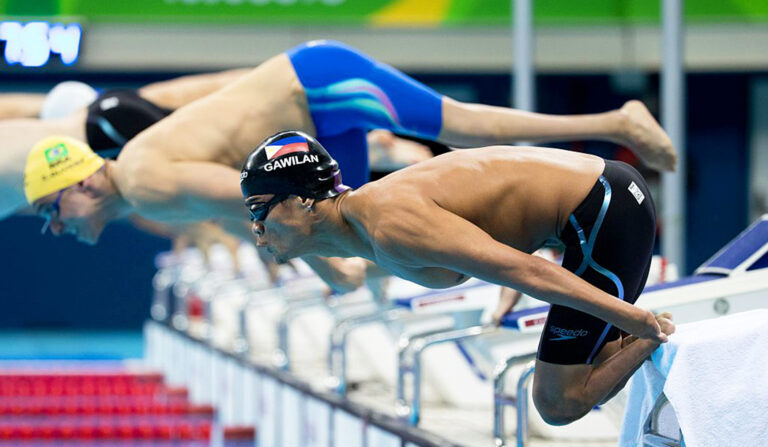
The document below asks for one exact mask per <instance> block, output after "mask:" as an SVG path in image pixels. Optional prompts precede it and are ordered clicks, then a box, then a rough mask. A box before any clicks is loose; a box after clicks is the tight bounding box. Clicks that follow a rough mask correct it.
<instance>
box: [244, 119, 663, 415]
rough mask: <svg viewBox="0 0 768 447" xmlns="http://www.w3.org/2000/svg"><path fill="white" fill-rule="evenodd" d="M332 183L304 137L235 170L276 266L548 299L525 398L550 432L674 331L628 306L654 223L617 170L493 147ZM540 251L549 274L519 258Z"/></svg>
mask: <svg viewBox="0 0 768 447" xmlns="http://www.w3.org/2000/svg"><path fill="white" fill-rule="evenodd" d="M341 180H342V177H341V172H340V170H339V167H338V164H337V163H336V161H335V160H334V159H333V158H331V156H330V155H329V154H328V152H327V151H325V149H324V148H323V147H322V146H321V145H320V144H319V143H318V142H317V141H316V140H315V139H314V138H312V137H311V136H309V135H307V134H304V133H302V132H297V131H287V132H281V133H279V134H277V135H275V136H273V137H271V138H269V139H267V140H266V141H265V142H264V143H263V144H262V145H260V146H259V147H258V148H257V149H256V150H254V151H253V152H252V153H251V155H250V156H249V157H248V160H247V161H246V163H245V166H244V167H243V170H242V173H241V188H242V192H243V196H244V198H245V205H246V207H247V208H248V210H249V212H250V215H251V220H252V221H253V224H252V228H253V232H254V234H256V236H257V238H258V242H257V245H259V246H262V247H266V248H267V250H268V251H269V252H271V253H273V254H274V256H275V257H276V258H277V259H278V260H287V259H290V258H294V257H300V256H307V255H317V256H338V257H352V256H359V257H363V258H366V259H368V260H370V261H372V262H374V263H376V264H377V265H378V266H380V267H381V268H383V269H385V270H387V271H389V272H391V273H392V274H395V275H397V276H400V277H402V278H405V279H407V280H410V281H413V282H415V283H418V284H420V285H423V286H427V287H433V288H445V287H450V286H455V285H457V284H460V283H462V282H464V281H466V280H467V279H468V278H470V277H475V278H479V279H482V280H484V281H488V282H492V283H495V284H499V285H502V286H505V287H510V288H513V289H516V290H520V291H521V292H523V293H526V294H528V295H531V296H533V297H535V298H538V299H541V300H543V301H547V302H550V303H552V307H551V310H550V312H549V315H548V317H547V322H546V325H545V328H544V331H543V333H542V337H541V340H540V344H539V350H538V356H537V362H536V376H535V379H534V388H533V396H534V402H535V404H536V407H537V409H538V410H539V412H540V413H541V415H542V416H543V418H544V419H545V420H546V421H547V422H549V423H551V424H567V423H570V422H572V421H574V420H577V419H579V418H580V417H582V416H584V415H585V414H586V413H587V412H589V411H590V410H591V409H592V408H593V407H594V406H595V405H596V404H598V403H600V402H603V401H605V400H607V399H609V398H610V397H612V396H613V395H614V394H615V393H616V392H618V391H619V390H620V389H621V388H622V387H623V386H624V384H625V382H626V381H627V380H628V378H629V377H630V376H631V375H632V373H633V372H634V371H635V370H636V369H637V368H638V367H639V366H640V365H641V364H642V362H643V361H644V360H645V358H646V357H647V356H648V355H650V354H651V353H652V352H653V351H654V350H655V349H656V348H657V347H658V346H659V344H660V343H662V342H665V341H666V340H667V335H668V334H670V333H672V332H674V324H673V323H672V322H671V320H670V319H669V318H670V316H669V315H668V314H663V315H660V316H658V317H654V315H653V314H652V313H650V312H648V311H645V310H642V309H640V308H637V307H635V306H633V305H632V304H633V303H634V302H635V300H636V299H637V297H638V296H639V295H640V292H641V291H642V289H643V287H644V286H645V281H646V279H647V276H648V271H649V268H650V263H651V256H652V250H653V243H654V238H655V226H656V216H655V209H654V205H653V201H652V199H651V196H650V194H649V192H648V189H647V186H646V184H645V181H644V180H643V178H642V176H641V175H640V174H639V173H638V172H637V171H636V170H634V169H633V168H632V167H630V166H629V165H626V164H624V163H621V162H613V161H605V160H603V159H601V158H599V157H595V156H591V155H585V154H576V153H572V152H566V151H561V150H556V149H545V148H535V147H517V148H514V149H510V148H507V147H503V146H496V147H487V148H479V149H474V150H471V151H455V152H452V153H448V154H443V155H440V156H438V157H435V158H433V159H431V160H427V161H424V162H421V163H418V164H416V165H413V166H410V167H408V168H405V169H402V170H400V171H398V172H396V173H394V174H391V175H389V176H387V177H385V178H383V179H381V180H378V181H375V182H371V183H369V184H367V185H365V186H363V187H361V188H359V189H357V190H352V189H351V188H349V187H347V186H345V185H344V184H343V183H342V181H341ZM553 241H561V242H562V243H563V244H564V245H565V247H566V250H565V254H564V258H563V265H562V267H561V266H558V265H555V264H553V263H551V262H549V261H546V260H543V259H541V258H539V257H537V256H532V255H531V253H533V252H534V251H535V250H537V249H539V248H541V247H542V246H544V245H546V244H547V243H549V242H553ZM620 331H624V332H626V333H629V334H632V335H634V336H636V337H639V338H635V337H622V334H621V332H620Z"/></svg>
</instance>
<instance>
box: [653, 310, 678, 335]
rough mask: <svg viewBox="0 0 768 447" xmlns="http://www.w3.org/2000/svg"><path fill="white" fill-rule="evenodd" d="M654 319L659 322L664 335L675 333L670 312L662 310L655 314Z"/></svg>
mask: <svg viewBox="0 0 768 447" xmlns="http://www.w3.org/2000/svg"><path fill="white" fill-rule="evenodd" d="M656 321H658V322H659V326H660V327H661V332H663V333H664V334H665V335H672V334H674V333H675V323H674V322H673V321H672V314H671V313H669V312H664V313H660V314H658V315H656Z"/></svg>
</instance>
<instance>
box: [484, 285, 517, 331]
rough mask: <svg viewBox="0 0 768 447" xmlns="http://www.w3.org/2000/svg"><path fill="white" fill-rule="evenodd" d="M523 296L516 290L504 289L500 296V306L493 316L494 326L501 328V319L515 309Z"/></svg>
mask: <svg viewBox="0 0 768 447" xmlns="http://www.w3.org/2000/svg"><path fill="white" fill-rule="evenodd" d="M521 296H522V294H521V293H520V292H518V291H517V290H515V289H510V288H509V287H502V288H501V293H500V294H499V304H498V306H496V310H495V311H493V314H492V315H491V323H492V324H493V325H494V326H501V319H502V318H504V315H506V314H508V313H510V312H511V311H512V309H514V308H515V306H516V305H517V303H518V302H519V301H520V297H521Z"/></svg>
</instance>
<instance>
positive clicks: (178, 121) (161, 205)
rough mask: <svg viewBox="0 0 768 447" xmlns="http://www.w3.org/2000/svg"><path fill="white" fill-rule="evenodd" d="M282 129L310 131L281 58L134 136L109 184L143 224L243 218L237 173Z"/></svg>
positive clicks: (301, 100) (292, 76)
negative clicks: (143, 219)
mask: <svg viewBox="0 0 768 447" xmlns="http://www.w3.org/2000/svg"><path fill="white" fill-rule="evenodd" d="M282 129H299V130H303V131H305V132H307V133H310V134H313V133H314V131H315V129H314V125H313V124H312V119H311V117H310V115H309V112H308V111H307V105H306V97H305V95H304V90H303V88H302V87H301V84H300V83H299V80H298V78H297V77H296V74H295V72H294V71H293V67H292V65H291V62H290V60H289V59H288V57H287V56H286V55H284V54H280V55H278V56H275V57H273V58H271V59H269V60H267V61H266V62H264V63H263V64H261V65H260V66H258V67H257V68H255V69H253V70H252V71H251V72H250V73H248V74H246V75H244V76H242V77H240V78H238V79H237V81H235V82H233V83H232V84H231V85H229V86H227V87H224V88H222V89H220V90H218V91H216V92H214V93H212V94H210V95H208V96H206V97H203V98H201V99H199V100H197V101H195V102H193V103H191V104H188V105H186V106H184V107H182V108H180V109H178V110H176V111H175V112H174V113H173V114H171V115H170V116H168V117H167V118H165V119H163V120H162V121H161V122H159V123H157V124H156V125H154V126H152V127H150V128H149V129H147V130H146V131H144V132H142V133H141V134H139V135H138V136H136V138H134V139H133V140H131V141H130V142H129V143H128V144H127V145H126V146H125V148H124V149H123V151H122V152H121V154H120V157H119V158H118V159H117V162H116V163H115V164H114V167H113V169H112V171H113V177H114V179H115V184H116V186H117V187H118V189H119V190H120V192H121V194H122V195H123V197H125V198H126V199H127V200H128V201H129V202H130V203H131V204H132V205H133V206H134V207H135V208H136V210H137V211H138V212H139V213H140V214H142V215H143V216H144V217H147V218H151V219H157V220H162V221H178V220H202V219H210V218H228V217H229V218H232V219H243V209H244V208H243V206H242V197H241V193H240V190H239V168H240V167H241V165H242V163H243V162H244V160H245V159H246V157H247V156H248V154H249V153H250V151H251V150H253V148H254V147H256V146H258V145H259V144H260V143H261V142H262V141H263V140H264V139H265V138H266V137H268V136H270V135H272V134H273V133H275V132H277V131H279V130H282Z"/></svg>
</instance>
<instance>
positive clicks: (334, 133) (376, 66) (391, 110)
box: [286, 40, 442, 187]
mask: <svg viewBox="0 0 768 447" xmlns="http://www.w3.org/2000/svg"><path fill="white" fill-rule="evenodd" d="M286 54H287V55H288V57H289V58H290V60H291V63H292V64H293V68H294V70H295V71H296V75H297V76H298V78H299V82H301V85H302V86H303V87H304V91H305V93H306V95H307V101H308V103H309V112H310V115H311V116H312V120H313V122H314V124H315V129H316V132H317V135H315V136H316V137H317V139H318V141H320V143H321V144H322V145H323V146H324V147H325V148H326V150H328V152H329V153H330V154H331V156H333V158H334V159H336V161H337V162H338V163H339V166H340V167H341V173H342V176H343V178H344V183H345V184H346V185H349V186H352V187H359V186H361V185H363V184H364V183H366V182H367V181H368V176H369V168H368V145H367V142H366V134H367V133H368V131H370V130H372V129H387V130H391V131H393V132H397V133H401V134H405V135H412V136H414V137H419V138H424V139H427V140H435V139H436V138H437V136H438V135H439V134H440V129H441V128H442V96H441V95H439V94H438V93H436V92H435V91H433V90H432V89H430V88H429V87H426V86H425V85H423V84H421V83H419V82H417V81H415V80H414V79H412V78H410V77H408V76H406V75H405V74H403V73H401V72H399V71H397V70H395V69H394V68H392V67H390V66H388V65H386V64H383V63H381V62H378V61H376V60H374V59H372V58H371V57H369V56H367V55H365V54H363V53H361V52H360V51H358V50H356V49H354V48H352V47H350V46H347V45H344V44H342V43H340V42H334V41H328V40H321V41H312V42H307V43H304V44H302V45H299V46H297V47H295V48H293V49H291V50H289V51H287V52H286Z"/></svg>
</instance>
